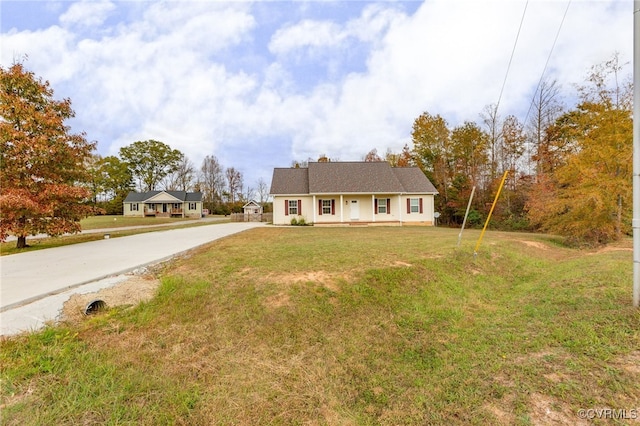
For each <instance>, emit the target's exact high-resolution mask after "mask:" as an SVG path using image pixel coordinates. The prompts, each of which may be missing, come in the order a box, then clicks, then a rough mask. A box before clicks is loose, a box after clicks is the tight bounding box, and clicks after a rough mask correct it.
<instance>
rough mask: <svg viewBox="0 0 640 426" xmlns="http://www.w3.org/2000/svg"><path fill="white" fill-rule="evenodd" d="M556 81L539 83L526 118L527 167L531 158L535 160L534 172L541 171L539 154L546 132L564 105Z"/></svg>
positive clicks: (542, 149) (540, 156)
mask: <svg viewBox="0 0 640 426" xmlns="http://www.w3.org/2000/svg"><path fill="white" fill-rule="evenodd" d="M556 83H557V81H556V80H554V81H552V82H551V83H549V82H548V81H546V80H544V81H542V82H541V83H540V88H539V89H538V91H537V92H536V94H535V97H534V98H533V101H532V103H531V113H530V116H529V118H528V120H527V121H528V123H525V124H526V125H527V135H528V141H529V144H528V145H529V147H528V151H529V155H528V157H529V169H531V164H530V163H531V160H532V159H533V160H534V161H536V174H538V173H540V172H541V168H540V159H541V158H542V157H543V155H542V154H541V152H542V151H544V150H545V147H544V145H545V140H547V139H548V138H547V136H546V132H547V129H549V128H550V127H551V126H552V125H553V123H554V122H555V121H556V119H557V118H558V117H560V115H561V114H562V111H563V110H564V107H563V106H562V103H561V100H560V89H559V87H558V86H557V84H556Z"/></svg>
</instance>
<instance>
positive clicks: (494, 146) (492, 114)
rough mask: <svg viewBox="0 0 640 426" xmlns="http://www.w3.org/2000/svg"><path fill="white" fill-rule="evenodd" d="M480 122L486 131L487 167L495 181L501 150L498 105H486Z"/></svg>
mask: <svg viewBox="0 0 640 426" xmlns="http://www.w3.org/2000/svg"><path fill="white" fill-rule="evenodd" d="M480 117H482V121H483V123H484V125H485V126H486V129H487V135H488V141H487V144H488V146H489V165H490V168H491V174H490V177H491V179H492V180H493V179H495V178H496V175H497V170H498V154H499V152H500V148H501V142H502V131H501V129H500V116H499V115H498V105H495V104H493V105H487V106H486V107H485V108H484V111H483V112H482V114H480Z"/></svg>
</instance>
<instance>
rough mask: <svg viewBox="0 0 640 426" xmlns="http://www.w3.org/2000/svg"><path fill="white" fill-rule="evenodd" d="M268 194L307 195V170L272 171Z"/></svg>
mask: <svg viewBox="0 0 640 426" xmlns="http://www.w3.org/2000/svg"><path fill="white" fill-rule="evenodd" d="M269 193H270V194H283V195H284V194H286V195H297V194H308V193H309V173H308V169H306V168H300V169H294V168H290V169H273V179H271V191H270V192H269Z"/></svg>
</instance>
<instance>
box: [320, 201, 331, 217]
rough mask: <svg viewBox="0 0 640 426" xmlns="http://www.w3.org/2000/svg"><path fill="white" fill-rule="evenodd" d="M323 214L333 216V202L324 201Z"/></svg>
mask: <svg viewBox="0 0 640 426" xmlns="http://www.w3.org/2000/svg"><path fill="white" fill-rule="evenodd" d="M322 214H332V213H331V200H322Z"/></svg>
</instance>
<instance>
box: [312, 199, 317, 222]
mask: <svg viewBox="0 0 640 426" xmlns="http://www.w3.org/2000/svg"><path fill="white" fill-rule="evenodd" d="M312 210H313V223H316V210H318V205H317V204H316V196H315V195H314V196H313V208H312Z"/></svg>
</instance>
